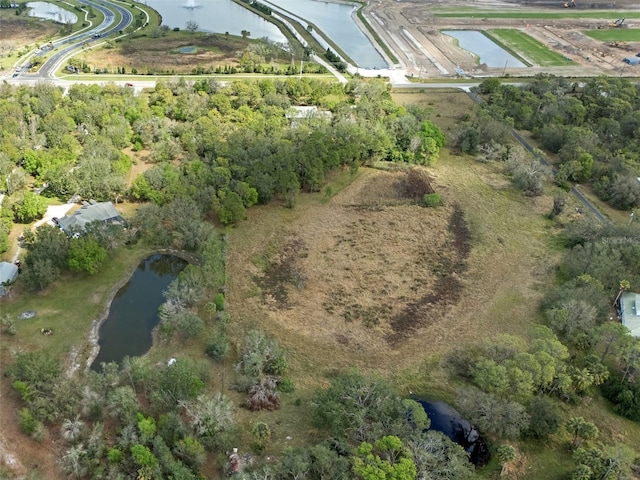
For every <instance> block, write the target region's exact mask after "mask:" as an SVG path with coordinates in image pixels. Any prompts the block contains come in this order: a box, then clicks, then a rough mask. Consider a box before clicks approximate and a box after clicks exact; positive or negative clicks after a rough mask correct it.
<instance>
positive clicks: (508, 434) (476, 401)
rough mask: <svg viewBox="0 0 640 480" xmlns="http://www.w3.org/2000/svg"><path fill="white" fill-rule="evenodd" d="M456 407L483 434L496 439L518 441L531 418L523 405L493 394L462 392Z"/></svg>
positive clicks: (472, 391)
mask: <svg viewBox="0 0 640 480" xmlns="http://www.w3.org/2000/svg"><path fill="white" fill-rule="evenodd" d="M456 406H457V407H458V408H459V409H460V413H462V415H463V416H464V417H465V418H467V419H468V420H469V421H470V422H471V423H473V424H474V425H476V426H477V427H478V429H479V430H480V431H481V432H483V433H485V434H487V435H490V436H492V437H495V438H504V439H516V438H518V437H519V436H520V434H521V433H522V432H524V431H525V430H526V429H527V428H528V427H529V422H530V417H529V415H528V413H527V412H526V410H525V408H524V407H523V406H522V405H521V404H519V403H517V402H510V401H508V400H504V399H501V398H498V397H497V396H495V395H493V394H491V393H484V392H481V391H480V390H477V389H463V390H460V391H459V392H458V396H457V397H456Z"/></svg>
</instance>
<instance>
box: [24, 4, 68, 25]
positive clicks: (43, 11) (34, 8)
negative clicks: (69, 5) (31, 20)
mask: <svg viewBox="0 0 640 480" xmlns="http://www.w3.org/2000/svg"><path fill="white" fill-rule="evenodd" d="M27 7H28V8H29V9H30V10H29V16H30V17H37V18H44V19H46V20H53V21H54V22H58V23H76V22H77V21H78V17H77V16H76V15H74V14H73V13H71V12H70V11H69V10H65V9H64V8H62V7H60V6H58V5H54V4H53V3H49V2H29V3H27Z"/></svg>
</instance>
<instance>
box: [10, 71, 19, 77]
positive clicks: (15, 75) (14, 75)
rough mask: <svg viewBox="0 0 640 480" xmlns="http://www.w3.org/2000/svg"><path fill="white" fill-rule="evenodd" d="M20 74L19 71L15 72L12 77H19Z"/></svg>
mask: <svg viewBox="0 0 640 480" xmlns="http://www.w3.org/2000/svg"><path fill="white" fill-rule="evenodd" d="M18 75H20V73H19V72H16V73H14V74H13V75H11V76H12V77H17V76H18Z"/></svg>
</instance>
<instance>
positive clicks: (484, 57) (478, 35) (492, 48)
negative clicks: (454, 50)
mask: <svg viewBox="0 0 640 480" xmlns="http://www.w3.org/2000/svg"><path fill="white" fill-rule="evenodd" d="M442 33H444V34H445V35H449V36H450V37H453V38H455V39H456V40H458V45H459V46H460V48H463V49H465V50H467V51H468V52H471V53H473V54H475V55H477V56H478V57H479V58H480V63H485V64H486V65H487V67H490V68H525V67H526V65H525V64H524V63H522V62H521V61H520V60H518V59H517V58H516V57H514V56H513V55H511V54H510V53H509V52H507V51H506V50H505V49H504V48H502V47H501V46H499V45H498V44H496V43H495V42H493V41H491V40H490V39H489V38H487V37H486V36H485V35H483V34H482V32H479V31H477V30H442Z"/></svg>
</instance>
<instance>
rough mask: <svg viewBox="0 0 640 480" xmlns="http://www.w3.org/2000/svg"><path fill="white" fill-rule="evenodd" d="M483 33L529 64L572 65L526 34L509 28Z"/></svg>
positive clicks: (546, 65)
mask: <svg viewBox="0 0 640 480" xmlns="http://www.w3.org/2000/svg"><path fill="white" fill-rule="evenodd" d="M483 33H484V34H485V35H486V36H487V37H489V38H490V39H491V40H492V41H493V42H495V43H497V44H498V45H500V46H501V47H502V48H504V49H505V50H507V51H509V52H511V53H515V54H516V55H517V56H522V57H524V58H525V59H526V60H529V62H533V63H534V64H536V65H539V66H541V67H555V66H565V65H572V64H573V63H572V62H570V61H567V60H566V59H565V57H564V56H563V55H560V54H559V53H557V52H554V51H553V50H550V49H549V48H547V47H546V46H545V45H543V44H542V43H540V42H539V41H537V40H536V39H534V38H533V37H530V36H529V35H527V34H526V33H524V32H522V31H520V30H516V29H510V28H509V29H507V28H496V29H491V30H484V31H483Z"/></svg>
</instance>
